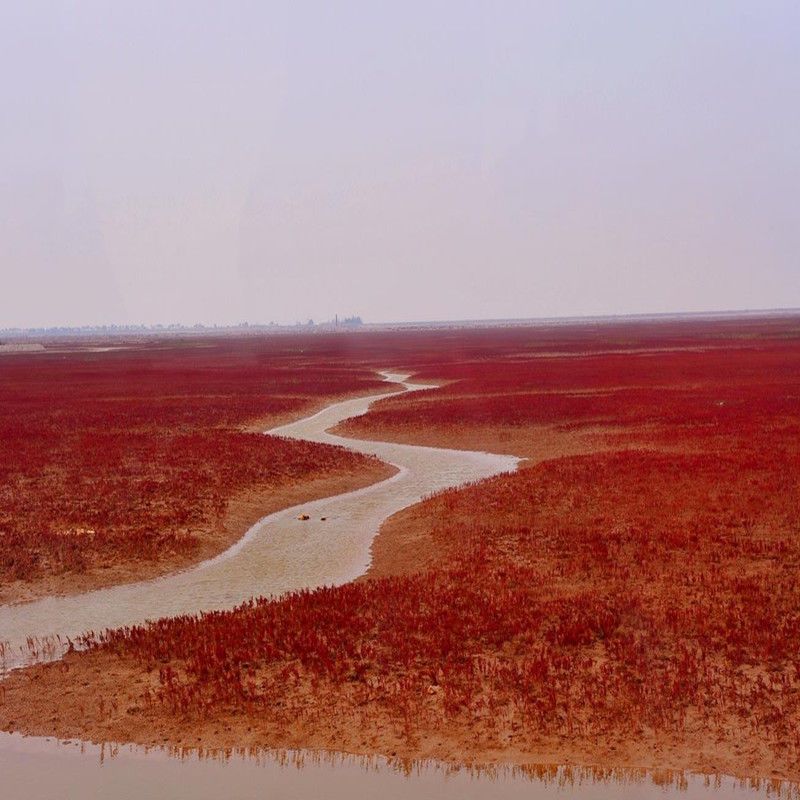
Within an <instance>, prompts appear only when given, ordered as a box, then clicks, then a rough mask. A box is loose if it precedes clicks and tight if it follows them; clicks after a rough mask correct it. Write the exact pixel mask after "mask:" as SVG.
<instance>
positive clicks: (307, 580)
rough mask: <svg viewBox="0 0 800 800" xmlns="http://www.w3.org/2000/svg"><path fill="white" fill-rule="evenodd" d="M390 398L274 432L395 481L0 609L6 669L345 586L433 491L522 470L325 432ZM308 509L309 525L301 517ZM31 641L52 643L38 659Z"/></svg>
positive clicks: (357, 403) (484, 458) (347, 406)
mask: <svg viewBox="0 0 800 800" xmlns="http://www.w3.org/2000/svg"><path fill="white" fill-rule="evenodd" d="M382 374H383V376H384V378H385V379H386V380H387V381H390V382H395V383H402V384H403V389H402V390H401V391H400V392H397V393H398V394H399V393H402V392H405V391H415V390H418V389H423V388H430V387H427V386H421V385H415V384H412V383H408V382H407V381H406V378H407V376H405V375H397V374H393V373H382ZM386 396H389V395H387V394H381V395H372V396H368V397H361V398H355V399H351V400H345V401H342V402H338V403H334V404H332V405H330V406H328V407H326V408H325V409H323V410H322V411H320V412H318V413H316V414H314V415H312V416H310V417H307V418H305V419H302V420H298V421H296V422H292V423H289V424H287V425H282V426H280V427H278V428H275V429H273V430H271V431H268V433H270V434H274V435H277V436H287V437H291V438H296V439H305V440H307V441H312V442H324V443H328V444H335V445H340V446H342V447H346V448H349V449H351V450H356V451H358V452H361V453H365V454H370V455H375V456H377V457H378V458H380V459H382V460H384V461H386V462H389V463H391V464H393V465H395V466H396V467H398V470H399V471H398V473H397V474H396V475H394V476H392V477H391V478H389V479H387V480H385V481H382V482H380V483H377V484H374V485H372V486H368V487H365V488H363V489H358V490H356V491H353V492H348V493H345V494H341V495H336V496H334V497H329V498H325V499H322V500H316V501H313V502H310V503H304V504H302V505H299V506H293V507H291V508H287V509H284V510H282V511H278V512H276V513H274V514H270V515H269V516H267V517H264V518H263V519H262V520H260V521H259V522H257V523H256V524H255V525H254V526H253V527H252V528H250V530H249V531H248V532H247V533H246V534H245V535H244V536H243V537H242V538H241V539H240V540H239V541H238V542H236V543H235V544H234V545H233V546H231V547H230V548H228V549H227V550H226V551H224V552H223V553H221V554H220V555H218V556H216V557H215V558H212V559H209V560H208V561H205V562H203V563H201V564H199V565H197V566H195V567H193V568H190V569H187V570H185V571H182V572H179V573H175V574H171V575H168V576H164V577H161V578H157V579H155V580H149V581H143V582H140V583H133V584H127V585H122V586H114V587H111V588H107V589H99V590H96V591H92V592H87V593H85V594H80V595H74V596H70V597H47V598H43V599H41V600H37V601H34V602H31V603H24V604H20V605H12V606H0V642H4V643H6V647H5V656H4V657H5V667H6V668H7V669H11V668H14V667H16V666H21V665H24V664H26V663H30V662H31V661H32V660H48V659H51V658H58V657H59V656H60V655H61V654H62V653H63V652H64V651H65V650H66V648H67V647H68V639H76V638H77V637H78V636H80V635H81V634H83V633H86V632H87V631H92V630H93V631H101V630H104V629H105V628H115V627H121V626H126V625H134V624H137V623H142V622H144V621H146V620H148V619H158V618H160V617H169V616H176V615H179V614H194V613H197V612H199V611H211V610H221V609H227V608H232V607H234V606H236V605H238V604H240V603H242V602H244V601H246V600H249V599H250V598H251V597H253V596H277V595H280V594H282V593H284V592H288V591H292V590H295V589H304V588H314V587H318V586H323V585H335V584H341V583H346V582H347V581H350V580H353V579H354V578H356V577H357V576H359V575H361V574H363V573H364V572H365V571H366V569H367V567H368V566H369V561H370V546H371V544H372V540H373V539H374V537H375V535H376V534H377V532H378V529H379V528H380V525H381V523H382V522H383V521H384V520H385V519H386V518H387V517H389V516H391V515H392V514H394V513H396V512H397V511H399V510H401V509H402V508H405V507H406V506H409V505H413V504H414V503H417V502H419V501H420V500H421V499H422V498H423V497H425V496H426V495H428V494H430V493H431V492H435V491H438V490H441V489H445V488H448V487H453V486H458V485H460V484H463V483H466V482H469V481H475V480H480V479H482V478H487V477H490V476H492V475H496V474H498V473H500V472H505V471H509V470H513V469H515V468H516V465H517V463H518V459H516V458H514V457H513V456H501V455H493V454H490V453H478V452H465V451H461V450H445V449H437V448H431V447H416V446H413V445H403V444H391V443H388V442H368V441H361V440H355V439H347V438H344V437H341V436H335V435H333V434H330V433H327V430H328V429H329V428H331V427H333V426H334V425H336V424H338V423H339V422H341V421H343V420H345V419H347V418H349V417H353V416H358V415H360V414H364V413H366V411H367V410H368V408H369V406H370V405H371V404H372V403H373V402H374V401H375V400H377V399H380V398H382V397H386ZM301 512H302V513H303V514H306V515H308V517H309V519H308V520H298V519H297V517H298V515H299V514H300V513H301ZM322 517H325V521H322V519H321V518H322ZM29 639H34V640H36V641H40V642H45V643H46V645H45V646H44V647H40V648H39V649H38V650H37V651H33V652H32V651H31V650H30V648H29V645H28V641H29Z"/></svg>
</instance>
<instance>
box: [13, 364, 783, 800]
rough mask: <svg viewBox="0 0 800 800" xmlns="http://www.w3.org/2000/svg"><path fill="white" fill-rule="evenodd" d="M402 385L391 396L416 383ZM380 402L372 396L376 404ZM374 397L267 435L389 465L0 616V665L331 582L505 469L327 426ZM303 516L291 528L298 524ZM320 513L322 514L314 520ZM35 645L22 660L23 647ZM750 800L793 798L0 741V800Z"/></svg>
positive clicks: (474, 457)
mask: <svg viewBox="0 0 800 800" xmlns="http://www.w3.org/2000/svg"><path fill="white" fill-rule="evenodd" d="M385 376H386V379H387V380H389V381H393V382H400V383H403V388H402V390H401V391H415V390H418V389H422V388H428V387H423V386H417V385H414V384H411V383H408V382H405V376H402V375H395V374H389V373H385ZM385 396H387V395H380V397H385ZM375 399H377V398H376V397H364V398H357V399H353V400H347V401H344V402H340V403H335V404H333V405H331V406H329V407H327V408H325V409H324V410H323V411H321V412H319V413H318V414H315V415H313V416H311V417H308V418H306V419H303V420H299V421H297V422H294V423H291V424H288V425H284V426H281V427H279V428H276V429H274V430H272V431H270V433H273V434H276V435H280V436H289V437H294V438H298V439H307V440H310V441H315V442H326V443H329V444H338V445H342V446H344V447H348V448H350V449H353V450H358V451H360V452H362V453H368V454H372V455H375V456H377V457H379V458H381V459H382V460H384V461H387V462H389V463H391V464H393V465H395V466H396V467H397V468H398V470H399V471H398V473H397V474H396V475H394V476H393V477H392V478H390V479H388V480H386V481H383V482H381V483H378V484H375V485H374V486H370V487H367V488H364V489H360V490H358V491H355V492H350V493H347V494H343V495H338V496H336V497H331V498H327V499H323V500H318V501H315V502H312V503H305V504H303V505H302V506H296V507H293V508H288V509H285V510H284V511H280V512H277V513H275V514H271V515H269V516H267V517H265V518H264V519H262V520H261V521H260V522H258V523H257V524H256V525H254V526H253V527H252V528H251V529H250V530H249V531H248V533H247V534H246V535H245V536H244V537H243V538H242V539H241V540H240V541H239V542H237V543H236V544H235V545H234V546H233V547H231V548H229V549H228V550H227V551H225V552H224V553H222V554H220V555H219V556H217V557H216V558H213V559H211V560H209V561H206V562H204V563H202V564H199V565H198V566H196V567H194V568H192V569H190V570H186V571H184V572H181V573H178V574H175V575H171V576H167V577H164V578H160V579H157V580H153V581H147V582H142V583H136V584H130V585H127V586H119V587H114V588H110V589H102V590H99V591H94V592H89V593H86V594H83V595H79V596H75V597H66V598H46V599H44V600H40V601H37V602H33V603H27V604H23V605H17V606H0V642H7V643H8V644H7V650H6V653H7V656H6V663H5V668H6V669H9V668H14V667H17V666H21V665H23V664H25V663H29V662H30V661H31V660H36V659H45V658H47V659H49V658H58V657H59V656H60V655H61V653H62V652H63V649H64V648H65V647H66V644H67V640H68V637H69V638H75V637H77V636H78V635H80V634H81V633H84V632H86V631H89V630H95V631H99V630H102V629H104V628H107V627H117V626H122V625H131V624H135V623H140V622H143V621H145V620H147V619H155V618H158V617H163V616H174V615H176V614H186V613H195V612H198V611H202V610H212V609H224V608H231V607H233V606H235V605H237V604H239V603H241V602H243V601H245V600H247V599H249V598H250V597H252V596H254V595H278V594H281V593H283V592H286V591H289V590H293V589H300V588H306V587H316V586H321V585H332V584H340V583H344V582H347V581H349V580H352V579H353V578H355V577H357V576H358V575H360V574H362V573H363V572H364V571H365V570H366V568H367V566H368V564H369V550H370V544H371V542H372V540H373V538H374V536H375V534H376V533H377V531H378V528H379V527H380V524H381V523H382V522H383V521H384V520H385V519H386V518H387V517H389V516H391V515H392V514H394V513H395V512H397V511H399V510H400V509H402V508H405V507H406V506H409V505H412V504H414V503H417V502H419V501H420V500H421V499H422V498H423V497H425V496H426V495H428V494H430V493H432V492H435V491H438V490H440V489H445V488H448V487H452V486H458V485H460V484H463V483H466V482H469V481H476V480H480V479H483V478H487V477H490V476H492V475H496V474H498V473H501V472H505V471H509V470H513V469H515V468H516V466H517V459H516V458H514V457H510V456H500V455H493V454H489V453H478V452H465V451H459V450H445V449H438V448H429V447H416V446H411V445H400V444H391V443H386V442H370V441H361V440H353V439H345V438H342V437H339V436H335V435H333V434H329V433H327V430H328V429H329V428H331V427H333V426H335V425H336V424H337V423H338V422H340V421H342V420H344V419H347V418H348V417H352V416H356V415H359V414H363V413H365V412H366V411H367V409H368V408H369V406H370V404H371V403H372V402H373V401H374V400H375ZM301 513H302V514H304V515H308V517H309V518H308V519H307V520H299V519H298V515H300V514H301ZM323 517H324V518H325V519H324V520H323ZM30 640H34V641H36V642H46V643H47V644H46V646H44V647H43V646H39V647H38V649H37V648H34V649H33V650H31V648H30V647H29V641H30ZM378 794H380V796H381V798H382V800H392V799H393V798H445V799H446V798H482V799H484V798H500V799H501V800H502V798H517V797H520V798H521V797H525V798H529V799H530V800H536V799H537V798H555V797H558V798H573V797H574V798H582V799H583V800H594V799H597V800H599V798H607V797H615V798H631V800H632V799H633V798H665V797H672V796H674V797H683V798H723V797H724V798H728V797H730V798H745V797H747V798H749V797H768V796H771V797H778V796H786V797H788V796H796V795H795V794H793V790H792V789H791V788H790V787H786V786H780V785H775V784H758V785H754V784H743V783H740V782H737V781H734V780H733V779H728V778H721V779H716V778H714V779H707V778H704V777H702V776H682V775H677V776H676V775H656V774H653V775H648V774H645V773H638V772H620V771H614V772H607V771H603V772H598V771H592V770H577V771H575V770H571V769H568V768H563V767H553V768H535V769H508V770H506V769H499V770H496V771H493V772H482V771H477V772H476V771H474V770H467V769H460V770H453V769H450V768H447V767H444V766H442V765H436V764H423V765H412V766H409V765H398V764H394V763H390V762H388V761H386V760H384V759H380V758H375V759H358V758H355V757H352V758H351V757H347V756H336V755H327V756H319V755H315V754H313V753H289V754H286V753H282V754H276V753H271V752H270V753H259V754H252V753H223V754H220V753H216V754H198V753H196V752H193V753H176V752H168V751H164V750H152V749H150V750H147V749H144V748H139V747H133V746H130V747H129V746H123V747H109V746H97V745H90V744H86V743H69V742H58V741H56V740H52V739H45V738H36V737H28V738H25V737H21V736H19V735H16V734H7V733H0V800H17V798H29V799H30V800H33V799H34V798H47V799H48V800H50V799H51V798H115V800H124V799H125V798H137V800H138V798H151V799H152V800H161V799H162V798H164V799H166V798H192V800H200V799H201V798H214V799H215V800H216V799H217V798H221V797H230V798H265V799H268V798H269V799H275V798H287V799H288V798H292V799H293V800H312V798H354V797H373V796H377V795H378Z"/></svg>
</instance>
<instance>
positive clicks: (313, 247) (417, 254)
mask: <svg viewBox="0 0 800 800" xmlns="http://www.w3.org/2000/svg"><path fill="white" fill-rule="evenodd" d="M0 114H2V116H1V117H0V120H2V122H1V123H0V277H2V283H1V284H0V327H5V326H39V325H57V324H72V325H81V324H104V323H170V322H182V323H194V322H204V323H235V322H239V321H243V320H249V321H251V322H268V321H270V320H275V321H276V322H288V323H292V322H295V321H296V320H303V321H305V320H306V319H307V318H309V317H313V318H314V319H315V320H317V321H321V320H325V319H329V318H332V317H333V315H334V314H335V313H337V312H338V313H339V314H340V315H341V314H353V313H357V314H361V315H362V316H363V317H364V318H365V319H366V320H369V321H391V320H397V321H400V320H425V319H464V318H499V317H534V316H561V315H578V314H616V313H628V312H659V311H678V310H687V311H689V310H713V309H736V308H771V307H792V306H800V263H799V261H798V253H800V202H798V194H799V193H800V3H798V2H797V1H796V0H791V1H790V2H764V1H763V0H753V2H736V1H735V0H730V1H726V2H697V1H696V0H692V1H691V2H672V1H670V2H667V1H666V0H664V2H660V3H656V2H644V1H641V2H640V0H631V2H626V3H619V2H586V3H579V2H562V1H561V0H559V2H535V0H528V2H520V3H514V2H484V3H472V2H462V1H461V0H451V2H430V0H426V2H419V3H418V2H408V0H403V1H402V2H399V1H398V2H394V3H385V2H374V1H373V2H363V3H351V2H336V1H335V0H332V1H331V2H318V3H307V2H294V1H292V2H288V1H287V2H285V3H268V2H253V3H245V2H222V0H220V2H214V3H209V2H202V0H190V1H189V2H164V1H163V0H160V1H159V2H141V1H140V0H137V1H136V2H106V1H105V0H104V1H103V2H96V3H95V2H70V3H59V2H55V1H54V2H46V3H40V2H30V1H29V0H18V1H17V2H14V1H13V0H6V1H5V2H4V3H3V4H2V10H1V11H0Z"/></svg>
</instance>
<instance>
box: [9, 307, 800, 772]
mask: <svg viewBox="0 0 800 800" xmlns="http://www.w3.org/2000/svg"><path fill="white" fill-rule="evenodd" d="M799 328H800V326H798V324H797V320H794V319H785V320H782V321H778V322H776V321H766V322H765V321H751V322H741V323H740V328H739V329H738V331H737V329H736V328H735V326H732V325H731V324H729V323H705V324H703V325H700V324H695V323H693V324H691V325H687V324H665V325H663V326H662V327H661V328H659V326H657V325H639V326H629V327H625V326H619V327H614V326H609V328H608V329H607V330H606V332H605V334H604V333H603V330H601V329H594V328H592V329H589V330H587V329H564V330H561V331H553V330H550V329H546V330H539V329H527V330H512V331H500V332H498V331H488V332H475V331H469V332H446V333H431V332H425V333H414V334H408V335H400V334H394V335H393V336H388V335H387V336H385V337H383V338H381V337H370V336H365V337H363V338H362V339H361V340H360V341H359V342H357V343H354V344H353V345H352V346H353V348H354V350H355V351H357V354H358V358H360V359H362V360H363V361H364V362H369V363H373V364H378V363H379V361H380V362H382V363H381V364H380V365H381V366H391V365H392V364H395V365H397V366H398V367H403V366H405V367H406V368H409V369H417V370H418V371H419V374H420V375H421V376H423V377H427V378H438V379H440V380H448V381H451V382H450V383H448V384H447V385H446V386H443V388H442V389H438V390H430V391H427V392H422V393H419V394H415V395H408V396H400V397H397V398H391V399H387V400H385V401H379V402H378V403H377V404H376V406H375V408H374V411H371V412H370V413H369V414H367V415H366V416H364V417H362V418H359V419H357V420H354V421H352V422H351V423H348V428H350V429H351V430H353V431H355V432H357V433H362V434H365V435H371V436H373V437H376V436H387V437H396V438H400V439H402V438H405V439H406V440H409V439H414V437H416V436H417V435H422V434H423V433H424V435H425V436H426V437H428V438H427V439H426V441H425V443H434V442H435V443H439V444H452V445H455V446H464V447H469V444H470V442H471V441H474V439H475V437H476V436H478V435H483V434H484V433H486V432H489V433H488V434H487V435H491V434H492V431H501V432H502V435H503V436H504V437H506V438H505V439H504V441H506V442H507V444H508V447H509V449H511V450H512V451H513V450H514V448H515V447H516V446H518V445H519V446H520V448H522V444H520V443H524V442H527V441H528V440H529V439H530V438H531V437H534V438H535V437H539V436H544V435H545V434H547V435H549V436H551V437H554V438H553V441H554V442H555V443H556V444H555V445H554V446H553V448H552V449H553V454H554V455H555V457H552V458H550V459H549V460H546V461H540V462H539V463H531V462H528V463H527V464H525V465H524V466H523V468H522V469H520V471H518V472H517V473H514V474H510V475H503V476H499V477H497V478H494V479H491V480H489V481H485V482H482V483H479V484H476V485H472V486H467V487H464V488H462V489H458V490H452V491H448V492H445V493H442V494H440V495H437V496H434V497H432V498H430V499H428V500H426V501H425V502H423V503H422V504H420V505H419V506H417V507H414V508H412V509H408V510H407V511H405V512H401V514H400V515H398V516H397V517H396V518H394V519H393V520H390V521H389V522H388V523H387V524H386V525H385V526H384V529H383V530H382V532H381V534H380V535H379V537H378V541H377V542H376V550H375V553H376V556H375V562H374V563H373V567H372V569H371V572H370V576H372V577H369V576H368V578H367V579H366V580H362V581H359V582H356V583H354V584H349V585H346V586H341V587H337V588H326V589H320V590H317V591H313V592H297V593H293V594H290V595H287V596H286V597H284V598H282V599H280V600H278V601H267V600H263V599H256V600H253V601H252V602H250V603H248V604H245V605H244V606H242V607H240V608H238V609H236V610H234V611H229V612H224V613H210V614H201V615H199V616H196V617H184V618H178V619H172V620H159V621H156V622H154V623H152V624H149V625H146V626H142V627H136V628H133V629H126V630H117V631H109V632H106V633H102V634H99V633H98V634H90V635H89V636H88V639H87V643H88V644H89V650H88V652H86V653H81V654H74V656H73V657H71V658H70V659H68V661H67V662H66V663H65V665H64V667H63V669H64V670H66V671H67V672H68V673H71V674H73V675H75V676H81V675H83V676H91V675H93V674H94V675H97V674H111V675H113V674H114V671H115V670H119V674H122V675H125V676H127V677H128V678H133V679H135V680H136V681H137V682H138V683H137V684H136V685H137V686H138V687H140V688H138V689H137V692H138V693H139V694H138V697H137V698H136V700H135V701H134V700H133V699H132V698H131V696H130V695H124V694H120V692H119V691H118V690H117V688H116V685H117V684H114V685H109V684H106V686H107V691H108V696H107V697H104V698H103V701H102V703H103V705H102V706H101V708H100V711H99V712H97V713H95V712H88V711H85V710H86V709H87V708H89V706H91V705H92V704H93V703H94V701H93V700H92V698H91V697H90V696H88V695H86V696H84V695H81V696H80V697H79V698H78V699H77V700H76V701H75V702H80V703H81V704H82V705H81V706H80V709H81V710H80V718H81V722H80V724H76V722H75V718H70V717H69V713H70V712H69V711H65V715H66V717H65V719H63V720H60V721H58V722H57V723H56V724H55V729H56V732H59V733H61V734H70V735H74V734H75V733H76V732H77V731H82V732H84V733H88V734H89V735H94V736H100V735H103V733H105V734H106V735H109V733H111V734H113V736H114V738H122V739H131V740H136V741H144V742H150V741H175V740H176V739H179V738H180V737H181V736H183V735H184V734H185V733H186V732H188V731H191V732H192V734H193V735H196V736H197V737H198V741H200V742H201V743H206V741H207V740H208V741H209V742H213V743H215V744H218V745H221V746H235V745H236V744H237V742H241V741H242V740H243V739H247V741H248V742H249V743H256V744H258V743H260V744H264V745H273V746H282V745H289V744H290V745H292V746H297V745H304V744H313V745H314V746H324V747H332V748H341V749H347V750H360V751H366V752H382V753H389V754H394V753H400V754H402V755H406V756H422V757H429V756H433V757H439V758H445V759H450V760H455V761H462V762H463V761H468V762H471V761H476V760H477V761H481V760H494V759H501V760H511V761H519V762H522V763H526V762H532V761H537V760H542V759H546V760H548V761H552V760H555V761H564V760H567V761H569V762H575V761H581V762H584V763H586V762H589V763H603V764H606V765H608V766H618V765H631V764H638V765H641V766H651V767H652V766H655V767H665V768H679V769H680V768H692V769H699V770H705V771H711V772H715V771H726V772H734V773H736V774H739V775H751V776H772V777H775V776H783V777H787V778H790V779H792V780H800V655H798V654H800V605H799V604H798V599H797V597H798V596H797V586H798V585H800V536H798V531H800V370H799V369H798V367H800V338H799V337H798V329H799ZM659 331H660V334H659ZM559 337H561V338H560V339H559ZM611 344H613V345H614V346H613V347H611V346H610V345H611ZM603 350H605V351H607V350H614V352H600V351H603ZM619 350H624V351H625V352H618V351H619ZM643 350H649V352H647V353H644V352H641V351H643ZM589 351H592V352H589ZM545 353H546V355H544V354H545ZM558 353H560V354H561V355H558ZM576 430H577V431H579V432H580V431H584V430H588V431H589V432H590V433H591V447H592V448H593V452H589V453H585V454H582V455H577V456H576V455H569V456H565V455H559V454H558V453H557V450H558V447H557V443H558V441H560V440H559V439H558V437H559V436H561V437H563V440H564V441H567V440H568V439H569V440H570V441H571V439H570V437H572V436H573V435H574V434H575V432H576ZM489 440H491V439H489ZM587 441H589V439H588V438H587ZM523 451H524V450H523V449H520V451H519V452H523ZM409 535H410V536H412V538H411V539H408V538H407V537H408V536H409ZM395 555H402V556H403V557H402V558H398V559H395V558H394V556H395ZM415 558H416V561H415ZM37 669H38V672H37V674H36V675H35V676H34V677H35V678H36V686H37V692H39V693H41V694H42V696H43V697H45V701H44V702H46V698H47V696H49V695H47V692H52V693H53V694H54V696H55V693H56V692H57V687H58V685H59V681H60V680H62V677H61V674H62V673H61V672H59V670H61V669H62V668H61V667H44V668H37ZM82 670H83V671H82ZM96 680H99V679H97V678H96ZM20 682H21V684H20V685H22V682H23V679H22V678H20ZM117 683H118V682H117ZM8 685H9V687H10V688H9V692H13V691H14V686H13V685H12V684H11V683H9V684H8ZM89 685H90V686H91V683H90V684H89ZM23 689H24V687H23ZM23 689H21V690H20V695H19V696H20V698H21V699H20V700H19V701H18V702H16V701H15V704H14V705H10V706H9V707H8V709H7V713H8V714H13V715H14V716H15V718H16V720H17V724H20V723H19V720H20V719H21V718H22V719H23V720H24V719H25V716H24V715H25V713H26V712H25V707H26V706H25V702H27V701H26V695H25V693H24V690H23ZM87 691H88V690H87ZM126 706H127V710H125V709H126ZM28 713H29V715H31V716H32V717H33V718H32V721H30V722H23V723H22V724H23V726H24V727H25V729H26V730H35V731H37V732H43V730H42V725H41V724H40V723H37V722H36V719H35V717H36V714H37V713H38V712H36V711H35V710H34V711H32V712H28ZM204 737H206V738H204Z"/></svg>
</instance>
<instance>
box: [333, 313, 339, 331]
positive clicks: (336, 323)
mask: <svg viewBox="0 0 800 800" xmlns="http://www.w3.org/2000/svg"><path fill="white" fill-rule="evenodd" d="M333 327H334V328H338V327H339V315H338V314H337V315H336V321H335V322H334V324H333Z"/></svg>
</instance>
